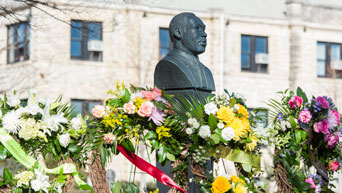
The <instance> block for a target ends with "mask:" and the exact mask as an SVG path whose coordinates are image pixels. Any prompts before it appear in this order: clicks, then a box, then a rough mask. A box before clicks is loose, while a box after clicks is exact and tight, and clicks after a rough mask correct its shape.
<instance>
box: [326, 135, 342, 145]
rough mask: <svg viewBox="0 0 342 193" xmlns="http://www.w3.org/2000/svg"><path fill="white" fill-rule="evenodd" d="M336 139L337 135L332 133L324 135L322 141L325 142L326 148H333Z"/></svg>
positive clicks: (336, 141)
mask: <svg viewBox="0 0 342 193" xmlns="http://www.w3.org/2000/svg"><path fill="white" fill-rule="evenodd" d="M338 140H339V139H338V135H336V134H332V133H330V134H328V135H326V136H325V137H324V141H325V142H326V143H327V146H328V148H334V147H335V145H336V144H337V143H338Z"/></svg>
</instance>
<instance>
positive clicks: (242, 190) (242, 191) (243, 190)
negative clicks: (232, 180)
mask: <svg viewBox="0 0 342 193" xmlns="http://www.w3.org/2000/svg"><path fill="white" fill-rule="evenodd" d="M233 192H234V193H247V192H248V190H247V187H246V186H244V185H243V184H241V183H238V184H237V185H236V186H235V188H234V190H233Z"/></svg>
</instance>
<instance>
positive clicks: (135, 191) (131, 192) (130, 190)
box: [125, 183, 139, 193]
mask: <svg viewBox="0 0 342 193" xmlns="http://www.w3.org/2000/svg"><path fill="white" fill-rule="evenodd" d="M125 193H139V188H138V187H137V186H136V185H135V184H133V183H128V184H127V185H126V188H125Z"/></svg>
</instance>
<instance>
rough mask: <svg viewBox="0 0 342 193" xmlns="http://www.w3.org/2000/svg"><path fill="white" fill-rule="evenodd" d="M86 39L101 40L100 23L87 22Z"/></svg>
mask: <svg viewBox="0 0 342 193" xmlns="http://www.w3.org/2000/svg"><path fill="white" fill-rule="evenodd" d="M88 40H101V24H100V23H88Z"/></svg>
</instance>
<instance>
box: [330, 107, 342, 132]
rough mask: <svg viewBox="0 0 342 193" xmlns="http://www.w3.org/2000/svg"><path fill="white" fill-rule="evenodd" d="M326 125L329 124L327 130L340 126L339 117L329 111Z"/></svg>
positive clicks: (336, 113)
mask: <svg viewBox="0 0 342 193" xmlns="http://www.w3.org/2000/svg"><path fill="white" fill-rule="evenodd" d="M328 123H329V128H330V129H333V128H334V127H337V126H338V125H340V115H339V114H338V112H337V111H336V110H334V109H333V110H330V109H329V112H328Z"/></svg>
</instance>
